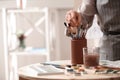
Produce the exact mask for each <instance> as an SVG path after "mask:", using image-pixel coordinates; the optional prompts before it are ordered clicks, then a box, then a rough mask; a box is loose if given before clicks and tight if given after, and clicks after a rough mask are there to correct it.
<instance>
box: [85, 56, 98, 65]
mask: <svg viewBox="0 0 120 80" xmlns="http://www.w3.org/2000/svg"><path fill="white" fill-rule="evenodd" d="M98 65H99V55H98V54H85V55H84V66H85V67H95V66H98Z"/></svg>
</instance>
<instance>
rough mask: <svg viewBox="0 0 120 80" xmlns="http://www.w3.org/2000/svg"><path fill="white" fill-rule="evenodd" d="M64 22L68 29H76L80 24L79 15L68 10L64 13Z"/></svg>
mask: <svg viewBox="0 0 120 80" xmlns="http://www.w3.org/2000/svg"><path fill="white" fill-rule="evenodd" d="M65 20H66V22H67V23H68V24H70V27H78V26H79V25H80V24H81V15H80V13H78V12H77V11H74V10H70V11H68V12H67V13H66V16H65Z"/></svg>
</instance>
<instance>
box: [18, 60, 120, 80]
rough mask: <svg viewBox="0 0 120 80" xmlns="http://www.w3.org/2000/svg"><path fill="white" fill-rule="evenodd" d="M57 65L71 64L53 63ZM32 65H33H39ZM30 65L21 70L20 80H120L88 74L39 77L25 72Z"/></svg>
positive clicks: (117, 75)
mask: <svg viewBox="0 0 120 80" xmlns="http://www.w3.org/2000/svg"><path fill="white" fill-rule="evenodd" d="M53 63H56V64H70V61H69V60H65V61H53ZM39 64H40V63H38V64H32V65H39ZM29 66H30V65H28V66H25V67H22V68H20V69H19V71H18V72H19V80H120V74H92V73H91V74H86V75H81V76H67V75H64V74H56V75H41V76H38V75H36V74H34V73H31V72H26V71H25V70H26V69H28V68H29Z"/></svg>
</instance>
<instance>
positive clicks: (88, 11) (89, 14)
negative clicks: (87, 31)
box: [80, 0, 97, 27]
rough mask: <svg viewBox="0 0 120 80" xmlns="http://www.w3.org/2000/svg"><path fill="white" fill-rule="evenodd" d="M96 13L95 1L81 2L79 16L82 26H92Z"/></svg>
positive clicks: (85, 0)
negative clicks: (80, 16)
mask: <svg viewBox="0 0 120 80" xmlns="http://www.w3.org/2000/svg"><path fill="white" fill-rule="evenodd" d="M96 13H97V9H96V0H82V4H81V7H80V14H81V15H82V24H83V25H84V26H85V25H87V27H90V26H91V25H92V22H93V18H94V15H95V14H96Z"/></svg>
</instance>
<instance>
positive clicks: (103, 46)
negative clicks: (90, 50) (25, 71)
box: [96, 0, 120, 60]
mask: <svg viewBox="0 0 120 80" xmlns="http://www.w3.org/2000/svg"><path fill="white" fill-rule="evenodd" d="M96 7H97V10H98V14H97V16H98V23H99V25H100V26H101V30H102V32H103V34H104V35H103V37H102V38H101V42H100V53H101V54H100V55H101V59H107V60H120V34H117V35H111V34H106V33H107V32H108V31H113V32H114V31H115V32H120V0H96Z"/></svg>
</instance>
